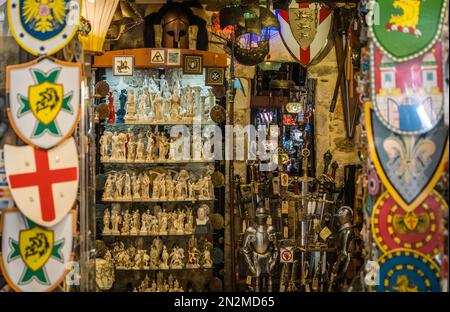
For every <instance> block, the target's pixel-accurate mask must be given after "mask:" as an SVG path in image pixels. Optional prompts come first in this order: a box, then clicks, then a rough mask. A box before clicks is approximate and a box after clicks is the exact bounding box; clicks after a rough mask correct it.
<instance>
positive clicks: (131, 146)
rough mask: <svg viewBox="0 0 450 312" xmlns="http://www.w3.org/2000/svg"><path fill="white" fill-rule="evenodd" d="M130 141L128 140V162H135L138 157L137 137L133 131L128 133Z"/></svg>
mask: <svg viewBox="0 0 450 312" xmlns="http://www.w3.org/2000/svg"><path fill="white" fill-rule="evenodd" d="M127 136H128V142H127V151H128V153H127V162H134V161H135V159H136V146H137V142H136V138H135V137H134V134H133V132H131V131H129V132H128V134H127Z"/></svg>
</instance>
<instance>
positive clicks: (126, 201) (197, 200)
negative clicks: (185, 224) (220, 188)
mask: <svg viewBox="0 0 450 312" xmlns="http://www.w3.org/2000/svg"><path fill="white" fill-rule="evenodd" d="M102 201H103V202H105V203H196V202H208V201H215V199H214V198H210V199H185V200H161V199H102Z"/></svg>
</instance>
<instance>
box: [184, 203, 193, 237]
mask: <svg viewBox="0 0 450 312" xmlns="http://www.w3.org/2000/svg"><path fill="white" fill-rule="evenodd" d="M193 227H194V216H193V214H192V209H191V208H188V209H187V213H186V224H185V226H184V233H185V234H191V233H192V230H193Z"/></svg>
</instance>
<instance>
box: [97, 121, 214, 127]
mask: <svg viewBox="0 0 450 312" xmlns="http://www.w3.org/2000/svg"><path fill="white" fill-rule="evenodd" d="M215 125H217V124H216V123H215V122H213V121H202V122H194V121H179V122H176V121H161V122H155V121H148V122H147V121H136V122H127V123H115V124H108V123H106V124H105V126H106V127H111V128H116V127H129V126H215Z"/></svg>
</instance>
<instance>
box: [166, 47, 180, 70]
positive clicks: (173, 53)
mask: <svg viewBox="0 0 450 312" xmlns="http://www.w3.org/2000/svg"><path fill="white" fill-rule="evenodd" d="M167 65H174V66H175V65H181V51H180V50H179V49H167Z"/></svg>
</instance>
